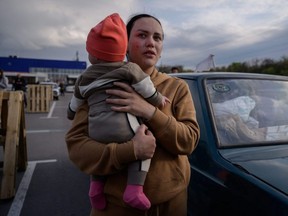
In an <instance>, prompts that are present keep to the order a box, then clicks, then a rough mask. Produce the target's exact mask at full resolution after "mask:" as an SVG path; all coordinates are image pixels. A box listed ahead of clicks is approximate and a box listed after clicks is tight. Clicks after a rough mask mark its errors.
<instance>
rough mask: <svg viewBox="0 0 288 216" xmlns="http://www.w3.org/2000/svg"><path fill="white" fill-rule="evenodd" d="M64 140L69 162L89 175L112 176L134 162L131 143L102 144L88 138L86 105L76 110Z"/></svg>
mask: <svg viewBox="0 0 288 216" xmlns="http://www.w3.org/2000/svg"><path fill="white" fill-rule="evenodd" d="M65 140H66V144H67V149H68V155H69V158H70V160H71V161H72V162H73V163H74V164H75V165H76V166H77V167H78V168H79V169H80V170H82V171H83V172H85V173H87V174H89V175H91V174H93V175H108V174H113V173H116V172H118V171H120V170H122V169H123V168H125V167H126V166H127V164H128V163H130V162H132V161H135V160H136V157H135V154H134V148H133V142H132V141H128V142H126V143H121V144H118V143H109V144H104V143H100V142H97V141H95V140H93V139H92V138H90V137H89V136H88V105H87V103H85V104H83V105H82V106H80V107H79V109H78V110H77V112H76V115H75V118H74V120H73V122H72V126H71V128H70V129H69V131H68V132H67V133H66V136H65Z"/></svg>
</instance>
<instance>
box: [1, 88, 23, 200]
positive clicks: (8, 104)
mask: <svg viewBox="0 0 288 216" xmlns="http://www.w3.org/2000/svg"><path fill="white" fill-rule="evenodd" d="M23 100H24V95H23V92H22V91H15V92H12V91H11V92H10V91H0V115H1V117H0V119H1V124H0V125H1V127H0V136H1V142H0V145H2V147H3V153H4V154H3V162H2V166H1V167H3V175H2V179H1V190H0V199H8V198H11V197H14V196H15V184H16V171H17V168H18V171H24V170H26V168H27V147H26V146H27V145H26V131H25V113H24V101H23Z"/></svg>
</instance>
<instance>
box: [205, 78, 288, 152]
mask: <svg viewBox="0 0 288 216" xmlns="http://www.w3.org/2000/svg"><path fill="white" fill-rule="evenodd" d="M206 88H207V93H208V98H209V101H210V105H211V113H212V114H213V117H214V118H213V119H214V123H215V128H216V133H217V137H218V139H219V145H220V146H225V147H227V146H235V145H256V144H262V145H263V144H273V143H276V142H277V143H279V142H284V141H288V115H287V113H288V82H285V81H278V80H260V79H253V80H252V79H211V80H207V82H206ZM272 142H273V143H272Z"/></svg>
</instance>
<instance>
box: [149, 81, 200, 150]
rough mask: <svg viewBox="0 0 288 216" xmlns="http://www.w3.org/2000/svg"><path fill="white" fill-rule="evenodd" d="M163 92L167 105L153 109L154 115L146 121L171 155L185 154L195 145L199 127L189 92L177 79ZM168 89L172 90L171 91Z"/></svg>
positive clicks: (183, 83) (198, 135) (158, 142)
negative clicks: (166, 97)
mask: <svg viewBox="0 0 288 216" xmlns="http://www.w3.org/2000/svg"><path fill="white" fill-rule="evenodd" d="M172 79H173V78H172ZM164 86H165V84H164ZM166 86H169V87H170V89H169V88H168V87H166V88H167V89H168V90H167V89H166V91H165V89H164V90H163V91H164V92H165V94H166V93H167V94H166V95H168V97H169V98H170V99H172V98H173V100H172V103H171V104H169V103H168V104H167V106H166V105H165V108H163V109H161V110H160V109H158V108H157V109H156V112H155V113H154V116H153V117H152V118H151V119H150V120H149V121H148V122H147V124H148V126H149V128H151V130H152V132H153V133H154V136H155V137H156V139H157V144H159V145H161V146H162V147H163V148H164V149H166V150H167V151H168V152H170V153H171V154H174V155H189V154H191V153H192V152H193V150H194V149H195V148H196V146H197V144H198V141H199V138H200V129H199V125H198V122H197V119H196V111H195V107H194V103H193V99H192V96H191V93H190V91H189V87H188V85H187V84H186V83H185V81H183V80H180V79H177V80H176V81H173V82H172V84H171V83H170V85H168V84H166ZM171 89H174V90H173V91H172V90H171Z"/></svg>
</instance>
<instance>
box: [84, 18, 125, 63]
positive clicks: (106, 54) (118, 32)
mask: <svg viewBox="0 0 288 216" xmlns="http://www.w3.org/2000/svg"><path fill="white" fill-rule="evenodd" d="M127 43H128V38H127V31H126V26H125V23H124V22H123V20H122V19H121V17H120V16H119V14H117V13H114V14H111V15H110V16H107V17H106V18H105V19H104V20H102V21H101V22H100V23H98V24H97V25H96V26H95V27H94V28H92V29H91V30H90V32H89V34H88V36H87V41H86V50H87V52H88V53H89V54H90V55H92V56H94V57H95V58H97V59H99V60H105V61H110V62H116V61H123V60H124V58H125V55H126V50H127Z"/></svg>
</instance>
